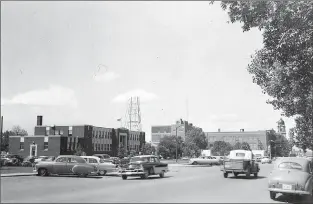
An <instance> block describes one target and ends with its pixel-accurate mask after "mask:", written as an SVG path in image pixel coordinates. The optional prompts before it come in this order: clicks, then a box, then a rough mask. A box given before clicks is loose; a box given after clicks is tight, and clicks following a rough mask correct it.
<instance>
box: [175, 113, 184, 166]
mask: <svg viewBox="0 0 313 204" xmlns="http://www.w3.org/2000/svg"><path fill="white" fill-rule="evenodd" d="M182 125H183V121H182V119H180V125H178V126H176V127H175V130H176V163H177V159H178V140H177V129H178V128H180V127H181V126H182Z"/></svg>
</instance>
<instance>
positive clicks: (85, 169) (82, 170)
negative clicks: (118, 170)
mask: <svg viewBox="0 0 313 204" xmlns="http://www.w3.org/2000/svg"><path fill="white" fill-rule="evenodd" d="M72 171H73V173H74V174H89V173H91V172H92V171H93V166H85V165H79V164H77V165H75V166H73V168H72Z"/></svg>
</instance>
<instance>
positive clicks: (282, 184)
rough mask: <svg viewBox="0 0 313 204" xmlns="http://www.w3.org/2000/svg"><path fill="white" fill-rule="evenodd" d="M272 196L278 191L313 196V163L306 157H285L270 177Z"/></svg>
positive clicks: (278, 162) (269, 188)
mask: <svg viewBox="0 0 313 204" xmlns="http://www.w3.org/2000/svg"><path fill="white" fill-rule="evenodd" d="M268 190H269V192H270V198H271V199H273V200H275V198H276V194H277V193H282V194H287V195H288V194H289V195H292V194H293V195H295V194H296V195H308V196H311V197H313V164H312V162H311V161H309V160H307V159H305V158H299V157H284V158H280V159H279V160H278V161H277V162H276V163H275V165H274V168H273V170H272V171H271V173H270V176H269V179H268Z"/></svg>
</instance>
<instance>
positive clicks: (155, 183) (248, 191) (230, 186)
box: [1, 164, 305, 203]
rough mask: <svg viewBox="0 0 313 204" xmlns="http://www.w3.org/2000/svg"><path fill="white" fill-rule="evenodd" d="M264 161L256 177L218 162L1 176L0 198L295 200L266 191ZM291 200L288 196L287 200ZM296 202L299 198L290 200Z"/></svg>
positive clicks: (267, 167) (65, 200)
mask: <svg viewBox="0 0 313 204" xmlns="http://www.w3.org/2000/svg"><path fill="white" fill-rule="evenodd" d="M271 168H272V165H270V164H263V165H262V164H261V171H260V174H259V178H258V179H254V178H252V179H245V178H244V177H238V178H234V177H232V175H231V176H230V177H229V178H227V179H225V178H224V177H223V175H222V172H221V171H220V169H219V167H216V166H213V167H170V170H171V172H169V173H167V174H166V177H165V178H159V177H151V178H150V179H147V180H142V179H137V178H130V179H128V180H122V179H121V178H120V177H109V176H106V177H93V178H77V177H63V176H62V177H58V176H55V177H38V176H30V177H9V178H1V202H14V203H22V202H32V203H37V202H44V203H58V202H62V203H70V202H71V203H74V202H78V203H92V202H111V203H112V202H123V203H126V202H141V203H142V202H145V203H149V202H181V203H187V202H189V203H197V202H206V203H213V202H214V203H225V202H227V203H228V202H232V203H276V202H283V201H287V200H286V199H289V201H291V202H292V201H295V200H293V198H285V197H282V196H280V197H278V201H272V200H271V199H270V197H269V192H268V190H267V176H268V174H269V172H270V170H271ZM290 199H291V200H290ZM296 201H297V202H301V201H303V202H304V201H305V200H296Z"/></svg>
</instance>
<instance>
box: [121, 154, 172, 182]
mask: <svg viewBox="0 0 313 204" xmlns="http://www.w3.org/2000/svg"><path fill="white" fill-rule="evenodd" d="M166 172H168V164H166V163H162V162H160V160H159V158H158V157H157V156H154V155H142V156H136V157H133V158H131V160H130V162H129V164H128V165H127V166H126V167H125V168H123V169H122V171H121V173H120V174H121V176H122V178H123V180H126V179H127V177H134V176H135V177H137V176H138V177H141V178H142V179H147V178H148V177H149V176H150V175H159V176H160V177H161V178H163V177H164V173H166Z"/></svg>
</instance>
